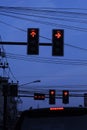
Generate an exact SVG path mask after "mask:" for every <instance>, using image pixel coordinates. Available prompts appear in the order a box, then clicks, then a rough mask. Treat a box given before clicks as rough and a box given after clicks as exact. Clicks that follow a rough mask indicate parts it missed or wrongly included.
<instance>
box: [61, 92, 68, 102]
mask: <svg viewBox="0 0 87 130" xmlns="http://www.w3.org/2000/svg"><path fill="white" fill-rule="evenodd" d="M62 94H63V95H62V96H63V97H62V98H63V103H64V104H68V103H69V91H68V90H63V92H62Z"/></svg>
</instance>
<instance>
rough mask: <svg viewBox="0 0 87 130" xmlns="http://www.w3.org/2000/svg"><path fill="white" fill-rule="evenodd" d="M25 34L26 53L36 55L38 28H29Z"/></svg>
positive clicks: (37, 51) (37, 52) (37, 50)
mask: <svg viewBox="0 0 87 130" xmlns="http://www.w3.org/2000/svg"><path fill="white" fill-rule="evenodd" d="M27 33H28V36H27V54H29V55H38V54H39V29H38V28H29V29H28V32H27Z"/></svg>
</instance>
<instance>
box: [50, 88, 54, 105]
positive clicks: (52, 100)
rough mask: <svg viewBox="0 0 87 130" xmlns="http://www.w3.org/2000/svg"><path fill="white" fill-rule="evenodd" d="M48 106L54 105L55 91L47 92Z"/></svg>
mask: <svg viewBox="0 0 87 130" xmlns="http://www.w3.org/2000/svg"><path fill="white" fill-rule="evenodd" d="M49 104H55V90H53V89H51V90H49Z"/></svg>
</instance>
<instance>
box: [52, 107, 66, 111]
mask: <svg viewBox="0 0 87 130" xmlns="http://www.w3.org/2000/svg"><path fill="white" fill-rule="evenodd" d="M58 110H64V108H63V107H51V108H50V111H58Z"/></svg>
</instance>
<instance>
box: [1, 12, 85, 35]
mask: <svg viewBox="0 0 87 130" xmlns="http://www.w3.org/2000/svg"><path fill="white" fill-rule="evenodd" d="M0 15H4V16H7V17H12V18H16V19H21V20H26V21H31V22H35V23H40V24H45V25H49V26H56V27H62V28H66V29H70V30H71V29H72V30H77V31H83V32H87V28H81V27H76V26H69V25H64V24H56V23H53V22H46V21H40V20H36V19H35V20H34V19H30V18H24V17H20V16H13V15H9V14H5V13H0ZM0 22H1V21H0Z"/></svg>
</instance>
